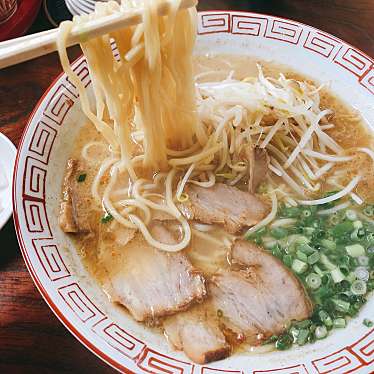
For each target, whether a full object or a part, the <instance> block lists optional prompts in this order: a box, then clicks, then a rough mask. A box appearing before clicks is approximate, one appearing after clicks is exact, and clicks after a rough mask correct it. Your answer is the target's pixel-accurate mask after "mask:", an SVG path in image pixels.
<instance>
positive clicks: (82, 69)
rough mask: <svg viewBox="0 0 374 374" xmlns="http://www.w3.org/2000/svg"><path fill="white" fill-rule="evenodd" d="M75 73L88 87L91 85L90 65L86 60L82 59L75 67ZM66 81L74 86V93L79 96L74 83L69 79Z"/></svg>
mask: <svg viewBox="0 0 374 374" xmlns="http://www.w3.org/2000/svg"><path fill="white" fill-rule="evenodd" d="M73 71H74V72H75V73H76V74H77V75H78V78H79V79H80V80H81V82H82V83H83V84H84V86H85V87H87V86H88V85H89V84H90V83H91V78H90V72H89V70H88V64H87V61H86V60H85V59H81V60H79V61H78V62H77V65H76V66H74V68H73ZM66 81H67V82H68V83H69V84H70V85H71V86H72V88H73V89H72V91H74V93H75V94H76V95H77V96H78V94H77V92H76V87H75V85H74V83H73V82H71V81H70V79H69V78H68V77H66Z"/></svg>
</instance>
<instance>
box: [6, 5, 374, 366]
mask: <svg viewBox="0 0 374 374" xmlns="http://www.w3.org/2000/svg"><path fill="white" fill-rule="evenodd" d="M198 13H199V14H200V15H201V14H202V15H203V14H209V13H214V14H222V13H226V14H230V15H232V14H243V15H250V16H265V17H266V18H272V19H276V20H285V21H290V22H292V23H293V24H296V25H299V26H302V27H306V28H308V29H312V30H314V31H317V32H323V34H324V35H326V36H328V37H331V38H333V39H334V40H336V41H338V42H340V43H342V44H343V45H346V46H348V47H350V48H352V49H353V50H355V51H357V52H359V53H360V54H361V55H363V56H365V57H366V58H367V59H368V60H370V61H371V63H372V66H374V58H373V57H371V56H369V55H368V54H367V53H366V52H363V51H362V50H361V49H359V48H357V47H355V46H353V45H352V44H350V43H348V42H346V41H344V40H343V39H340V38H338V37H336V36H334V35H333V34H330V33H328V32H325V31H323V30H321V29H319V28H316V27H313V26H310V25H308V24H306V23H303V22H299V21H295V20H293V19H289V18H286V17H280V16H276V15H271V14H267V13H258V12H252V11H238V10H230V9H227V10H222V9H221V10H215V9H212V10H205V11H199V12H198ZM213 33H214V32H213ZM82 56H83V55H80V56H79V57H77V58H76V59H74V60H72V61H71V62H70V64H71V65H73V64H75V63H76V62H77V61H79V60H80V59H82ZM64 74H65V73H64V71H63V70H62V71H61V73H59V74H58V75H57V76H56V77H55V78H54V79H53V80H52V81H51V84H50V85H49V86H48V88H47V89H46V90H45V91H44V93H43V95H42V96H41V97H40V99H39V100H38V101H37V103H36V104H35V106H34V108H33V110H32V112H31V114H30V115H29V117H28V120H27V123H26V125H25V127H24V130H23V133H22V136H21V139H20V142H19V145H18V147H17V155H16V159H15V164H14V170H13V176H14V177H13V181H12V203H13V220H14V225H15V231H16V235H17V240H18V244H19V247H20V249H21V253H22V257H23V260H24V262H25V264H26V267H27V269H28V271H29V273H30V275H31V278H32V280H33V282H34V284H35V285H36V287H37V289H38V291H39V292H40V294H41V295H42V297H43V299H44V300H45V302H46V303H47V305H48V306H49V308H50V309H51V310H52V311H53V313H54V314H55V316H56V317H57V318H58V319H59V320H60V322H61V323H62V324H63V325H64V326H65V327H66V329H67V330H68V331H69V332H70V333H71V334H72V335H73V336H74V337H75V338H76V339H77V340H78V341H79V342H80V343H81V344H83V345H84V346H85V347H86V348H87V349H88V350H90V351H91V352H92V353H94V354H95V355H96V356H97V357H98V358H100V359H101V360H102V361H104V362H106V363H107V364H108V365H110V366H111V367H112V368H114V369H116V370H118V371H120V372H124V373H133V372H132V371H131V370H130V369H128V368H127V367H126V366H124V365H123V364H121V363H120V362H118V361H116V360H115V359H113V358H112V357H110V356H108V355H107V354H106V353H105V352H103V350H101V349H100V347H98V345H97V344H95V343H93V342H91V341H90V340H88V339H86V338H85V337H84V336H83V335H82V333H81V332H80V330H79V328H78V327H76V326H74V325H73V324H72V323H70V322H69V320H68V319H67V318H66V317H65V315H64V313H63V312H62V311H61V310H60V309H59V307H58V306H57V305H56V304H55V302H54V301H53V300H52V298H51V297H50V295H49V293H48V291H47V290H46V289H45V288H44V287H43V285H42V283H41V281H40V279H39V278H38V275H37V274H36V273H35V272H34V270H33V266H32V264H31V261H30V260H29V258H28V253H27V252H28V251H27V247H26V245H25V243H24V240H23V236H22V230H21V227H20V224H19V219H18V213H17V204H16V185H17V174H18V173H17V172H18V168H19V166H20V163H19V161H20V156H21V152H22V150H23V146H24V141H25V138H26V135H27V133H28V131H29V129H30V127H31V126H32V124H33V121H34V117H35V114H36V113H37V111H38V110H39V108H40V106H41V105H42V103H43V102H44V100H45V98H46V96H47V95H48V94H49V93H50V91H51V90H52V89H53V88H54V86H55V85H56V83H57V82H58V81H59V80H60V79H61V78H62V77H63V76H64ZM367 91H369V94H370V93H371V91H370V90H367ZM372 95H373V96H374V92H372ZM371 331H374V329H373V330H371ZM371 331H368V334H369V333H370V332H371ZM368 334H365V335H364V336H363V337H361V338H360V340H361V339H363V338H364V337H365V336H367V335H368ZM127 360H130V361H131V359H127ZM125 363H126V360H124V364H125ZM239 370H240V369H239ZM276 370H278V369H276Z"/></svg>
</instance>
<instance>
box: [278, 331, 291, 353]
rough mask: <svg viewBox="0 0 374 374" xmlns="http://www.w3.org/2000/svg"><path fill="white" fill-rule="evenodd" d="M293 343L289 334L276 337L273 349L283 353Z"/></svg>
mask: <svg viewBox="0 0 374 374" xmlns="http://www.w3.org/2000/svg"><path fill="white" fill-rule="evenodd" d="M292 343H293V338H292V336H291V335H290V334H287V333H285V334H282V335H280V336H279V337H278V339H277V341H276V342H275V348H277V349H278V350H280V351H284V350H286V349H288V348H290V347H291V345H292Z"/></svg>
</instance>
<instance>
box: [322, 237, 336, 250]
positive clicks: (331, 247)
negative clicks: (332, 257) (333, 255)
mask: <svg viewBox="0 0 374 374" xmlns="http://www.w3.org/2000/svg"><path fill="white" fill-rule="evenodd" d="M321 246H322V247H323V248H326V249H329V250H330V251H335V249H336V243H335V242H333V241H332V240H328V239H322V240H321Z"/></svg>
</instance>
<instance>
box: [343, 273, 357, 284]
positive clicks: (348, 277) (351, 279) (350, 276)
mask: <svg viewBox="0 0 374 374" xmlns="http://www.w3.org/2000/svg"><path fill="white" fill-rule="evenodd" d="M345 279H346V280H347V281H348V282H350V283H352V282H354V281H355V280H356V279H357V277H356V275H355V273H354V272H351V273H349V274H348V275H346V277H345Z"/></svg>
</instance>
